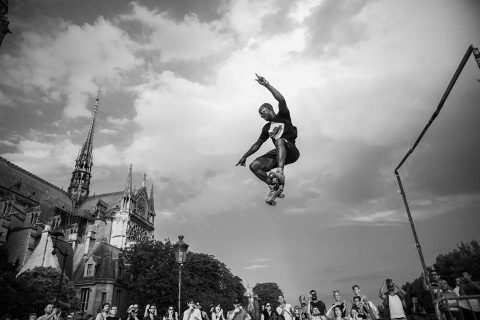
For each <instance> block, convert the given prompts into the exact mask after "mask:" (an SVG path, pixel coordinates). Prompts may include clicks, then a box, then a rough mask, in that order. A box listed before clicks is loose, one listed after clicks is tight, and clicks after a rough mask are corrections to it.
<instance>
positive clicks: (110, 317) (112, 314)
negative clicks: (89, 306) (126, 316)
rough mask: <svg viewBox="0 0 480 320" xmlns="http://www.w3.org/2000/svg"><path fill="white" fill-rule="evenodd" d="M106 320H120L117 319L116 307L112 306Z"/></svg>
mask: <svg viewBox="0 0 480 320" xmlns="http://www.w3.org/2000/svg"><path fill="white" fill-rule="evenodd" d="M107 320H120V318H119V317H117V307H115V306H113V307H111V308H110V313H109V314H108V317H107Z"/></svg>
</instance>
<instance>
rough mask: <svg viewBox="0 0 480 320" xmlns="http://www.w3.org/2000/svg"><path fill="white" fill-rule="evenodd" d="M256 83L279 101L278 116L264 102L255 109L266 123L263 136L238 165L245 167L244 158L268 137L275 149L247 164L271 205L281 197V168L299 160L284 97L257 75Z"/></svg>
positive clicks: (282, 174)
mask: <svg viewBox="0 0 480 320" xmlns="http://www.w3.org/2000/svg"><path fill="white" fill-rule="evenodd" d="M256 76H257V79H256V81H257V82H258V83H259V84H260V85H262V86H264V87H265V88H267V90H268V91H270V93H271V94H272V95H273V97H274V98H275V100H277V101H278V113H275V111H274V110H273V107H272V105H271V104H269V103H264V104H262V105H261V106H260V108H259V109H258V112H259V113H260V117H262V118H263V119H264V120H265V121H267V124H265V126H264V127H263V129H262V133H261V134H260V137H259V138H258V139H257V141H256V142H255V143H254V144H253V145H252V146H251V147H250V149H248V151H247V152H246V153H245V154H244V155H243V156H242V157H241V158H240V160H239V161H238V163H237V166H238V165H241V166H245V163H246V160H247V158H248V157H249V156H250V155H252V154H254V153H255V152H257V151H258V149H260V147H261V146H262V145H263V143H264V142H265V141H267V140H268V138H271V139H272V141H273V144H274V145H275V149H273V150H271V151H269V152H267V153H266V154H264V155H263V156H260V157H258V158H257V159H255V160H254V161H253V162H252V163H251V164H250V170H252V172H253V173H254V174H255V176H257V178H259V179H260V180H262V181H263V182H265V183H266V184H267V185H268V187H269V189H270V192H269V194H268V197H267V199H266V202H267V203H268V204H270V205H274V203H275V199H276V198H277V197H278V196H280V195H281V194H282V191H283V187H284V185H285V175H284V172H283V171H284V167H285V165H287V164H291V163H294V162H295V161H297V160H298V158H299V157H300V152H299V151H298V149H297V147H296V146H295V140H296V139H297V128H296V127H295V126H293V124H292V119H291V118H290V111H289V110H288V108H287V103H286V102H285V98H284V97H283V96H282V94H280V92H279V91H278V90H277V89H275V88H274V87H273V86H272V85H270V83H269V82H268V81H267V79H265V78H264V77H261V76H259V75H256Z"/></svg>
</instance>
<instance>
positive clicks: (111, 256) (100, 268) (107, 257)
mask: <svg viewBox="0 0 480 320" xmlns="http://www.w3.org/2000/svg"><path fill="white" fill-rule="evenodd" d="M86 245H87V244H86V243H81V244H80V245H78V246H77V247H76V248H75V256H74V261H73V264H74V271H73V280H75V281H80V280H84V279H92V278H93V279H102V280H106V279H112V280H113V279H115V269H116V267H117V263H118V260H119V259H120V255H121V253H122V251H121V250H120V249H119V248H117V247H114V246H112V245H109V244H108V243H105V242H99V241H95V242H94V244H93V245H92V247H91V248H90V250H89V251H88V254H87V255H84V252H85V246H86ZM90 258H92V259H93V260H94V261H95V263H96V264H97V265H96V267H95V273H94V275H93V277H89V278H85V277H84V270H85V262H86V261H88V260H89V259H90Z"/></svg>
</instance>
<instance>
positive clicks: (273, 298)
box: [253, 282, 283, 307]
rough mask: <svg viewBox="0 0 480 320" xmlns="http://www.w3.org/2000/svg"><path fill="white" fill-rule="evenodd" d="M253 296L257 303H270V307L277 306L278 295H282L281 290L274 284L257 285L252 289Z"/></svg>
mask: <svg viewBox="0 0 480 320" xmlns="http://www.w3.org/2000/svg"><path fill="white" fill-rule="evenodd" d="M253 294H254V295H257V296H258V299H259V303H260V304H265V303H267V302H270V303H271V304H272V307H274V306H276V305H277V300H278V296H279V295H283V291H282V289H280V287H279V286H278V284H276V283H275V282H265V283H257V284H256V285H255V286H254V287H253Z"/></svg>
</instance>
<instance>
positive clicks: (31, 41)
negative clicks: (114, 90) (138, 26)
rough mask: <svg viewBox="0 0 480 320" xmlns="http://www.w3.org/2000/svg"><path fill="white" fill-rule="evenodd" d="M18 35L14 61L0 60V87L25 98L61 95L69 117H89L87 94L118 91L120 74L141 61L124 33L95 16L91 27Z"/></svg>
mask: <svg viewBox="0 0 480 320" xmlns="http://www.w3.org/2000/svg"><path fill="white" fill-rule="evenodd" d="M21 37H22V40H23V41H21V42H20V52H19V54H18V56H17V57H13V56H9V55H3V56H1V57H0V66H1V68H2V70H4V73H5V74H6V76H5V77H2V79H3V80H2V83H3V84H5V85H8V86H12V87H17V88H19V87H20V88H23V90H24V91H25V92H26V93H27V94H31V93H33V91H34V90H41V92H42V93H43V94H44V95H46V96H47V97H48V98H49V99H51V100H54V101H60V100H62V99H63V98H62V96H65V97H66V108H65V110H64V112H65V115H67V116H69V117H75V116H79V115H81V116H90V113H89V111H87V108H86V106H87V101H88V98H89V96H91V95H94V94H95V93H96V91H97V90H98V88H99V87H100V86H108V87H118V86H119V85H120V83H121V82H122V79H123V76H124V75H123V74H124V73H125V72H126V71H128V70H131V69H132V68H134V67H137V66H139V65H140V64H141V63H142V60H141V59H139V58H137V57H136V56H135V55H134V54H133V51H134V50H135V44H134V43H133V42H132V41H131V40H130V39H129V38H128V36H127V35H126V33H125V32H123V31H122V30H121V29H119V28H118V27H116V26H114V25H113V24H112V23H111V22H110V21H108V20H105V19H104V18H101V17H100V18H98V19H97V21H96V22H95V23H94V24H84V25H83V26H77V25H73V24H66V25H64V26H62V27H61V28H60V30H58V31H54V32H52V34H45V33H42V34H40V33H37V32H36V31H28V32H25V33H23V34H22V35H21Z"/></svg>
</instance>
